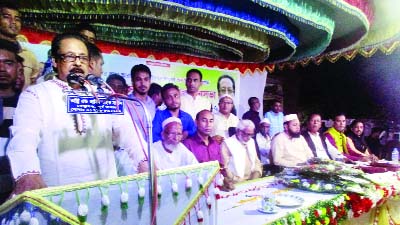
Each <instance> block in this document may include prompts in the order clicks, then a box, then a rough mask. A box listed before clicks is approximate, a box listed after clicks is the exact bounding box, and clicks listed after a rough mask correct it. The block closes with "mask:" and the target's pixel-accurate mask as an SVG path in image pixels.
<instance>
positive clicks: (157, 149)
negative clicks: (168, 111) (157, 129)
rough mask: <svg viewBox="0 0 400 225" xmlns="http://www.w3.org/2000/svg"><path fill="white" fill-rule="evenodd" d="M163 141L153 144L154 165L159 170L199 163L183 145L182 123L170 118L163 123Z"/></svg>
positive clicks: (177, 119) (175, 118)
mask: <svg viewBox="0 0 400 225" xmlns="http://www.w3.org/2000/svg"><path fill="white" fill-rule="evenodd" d="M162 128H163V131H162V133H161V140H160V141H157V142H155V143H153V149H152V150H153V154H154V163H155V165H156V168H157V169H159V170H165V169H171V168H176V167H181V166H187V165H191V164H196V163H198V161H197V159H196V157H195V156H194V155H193V153H192V152H191V151H190V150H189V149H187V148H186V146H185V145H184V144H182V142H181V141H182V137H183V133H182V122H181V120H180V119H179V118H177V117H173V116H172V117H169V118H167V119H166V120H164V121H163V122H162Z"/></svg>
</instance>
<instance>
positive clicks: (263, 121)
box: [260, 118, 271, 124]
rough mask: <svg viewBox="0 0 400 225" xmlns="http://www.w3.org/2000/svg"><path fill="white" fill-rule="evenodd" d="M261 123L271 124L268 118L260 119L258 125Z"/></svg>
mask: <svg viewBox="0 0 400 225" xmlns="http://www.w3.org/2000/svg"><path fill="white" fill-rule="evenodd" d="M262 123H267V124H271V121H269V119H268V118H264V119H262V120H261V121H260V124H262Z"/></svg>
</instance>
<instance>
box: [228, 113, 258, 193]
mask: <svg viewBox="0 0 400 225" xmlns="http://www.w3.org/2000/svg"><path fill="white" fill-rule="evenodd" d="M254 130H255V126H254V124H253V122H251V120H241V121H240V122H239V124H238V125H237V127H236V134H235V135H233V136H232V137H229V138H227V139H225V140H224V142H223V143H222V146H221V151H222V158H223V161H224V165H225V166H226V168H225V171H226V177H225V180H224V181H225V185H224V187H225V188H226V189H228V190H233V189H234V188H235V187H234V183H237V182H241V181H245V180H251V179H255V178H259V177H261V174H262V166H261V162H260V160H259V159H258V157H257V151H256V145H255V142H254V139H253V138H252V137H253V136H254Z"/></svg>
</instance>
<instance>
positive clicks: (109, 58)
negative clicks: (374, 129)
mask: <svg viewBox="0 0 400 225" xmlns="http://www.w3.org/2000/svg"><path fill="white" fill-rule="evenodd" d="M22 45H23V46H25V47H27V48H28V49H30V50H31V51H32V52H34V53H35V54H36V56H37V58H38V60H39V61H40V62H43V63H44V62H46V60H47V59H48V51H49V49H50V46H49V45H45V44H30V43H26V42H24V43H22ZM103 57H104V62H105V63H104V66H103V71H104V72H103V79H104V80H105V79H106V78H107V77H108V75H110V74H111V73H118V74H120V75H122V76H123V77H124V78H125V79H126V81H127V83H128V84H129V85H131V79H130V71H131V68H132V67H133V66H134V65H136V64H145V65H147V66H148V67H149V68H150V70H151V72H152V79H151V80H152V82H155V83H158V84H160V85H164V84H166V83H174V84H176V85H177V86H179V88H180V89H181V91H185V90H186V87H185V77H186V72H187V71H188V70H189V69H192V68H196V69H199V70H200V71H201V72H202V74H203V85H202V86H201V88H200V90H201V94H202V95H203V96H206V97H207V98H209V99H210V101H211V102H212V104H213V108H214V110H217V109H218V98H219V97H218V90H217V83H218V80H219V78H220V77H221V76H223V75H227V76H229V77H231V78H232V80H233V81H234V92H233V93H232V95H233V96H234V99H235V107H236V109H237V115H238V116H239V117H240V118H241V116H242V114H243V113H244V112H246V111H247V110H248V109H249V107H248V104H247V99H248V98H249V97H252V96H255V97H258V98H259V99H260V102H261V107H260V109H261V110H262V109H263V106H262V102H263V101H262V99H263V93H264V88H265V82H266V78H267V72H266V71H259V70H256V71H255V72H254V73H252V72H250V70H249V71H248V72H246V73H245V74H241V73H240V72H239V71H238V70H222V69H218V68H210V67H202V66H196V65H187V64H182V63H175V62H168V61H160V60H151V59H144V58H137V57H132V56H123V55H118V54H105V53H103ZM260 115H261V116H262V112H260Z"/></svg>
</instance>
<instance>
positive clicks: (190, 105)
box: [181, 69, 211, 120]
mask: <svg viewBox="0 0 400 225" xmlns="http://www.w3.org/2000/svg"><path fill="white" fill-rule="evenodd" d="M202 82H203V74H202V73H201V72H200V70H198V69H191V70H189V71H188V72H187V73H186V82H185V84H186V92H183V93H182V94H181V109H182V110H183V111H185V112H187V113H189V114H190V115H191V116H192V118H193V120H195V119H196V115H197V113H198V112H200V111H201V110H204V109H207V110H211V103H210V101H209V100H208V99H207V98H205V97H203V96H201V95H200V91H199V89H200V87H201V85H202Z"/></svg>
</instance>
